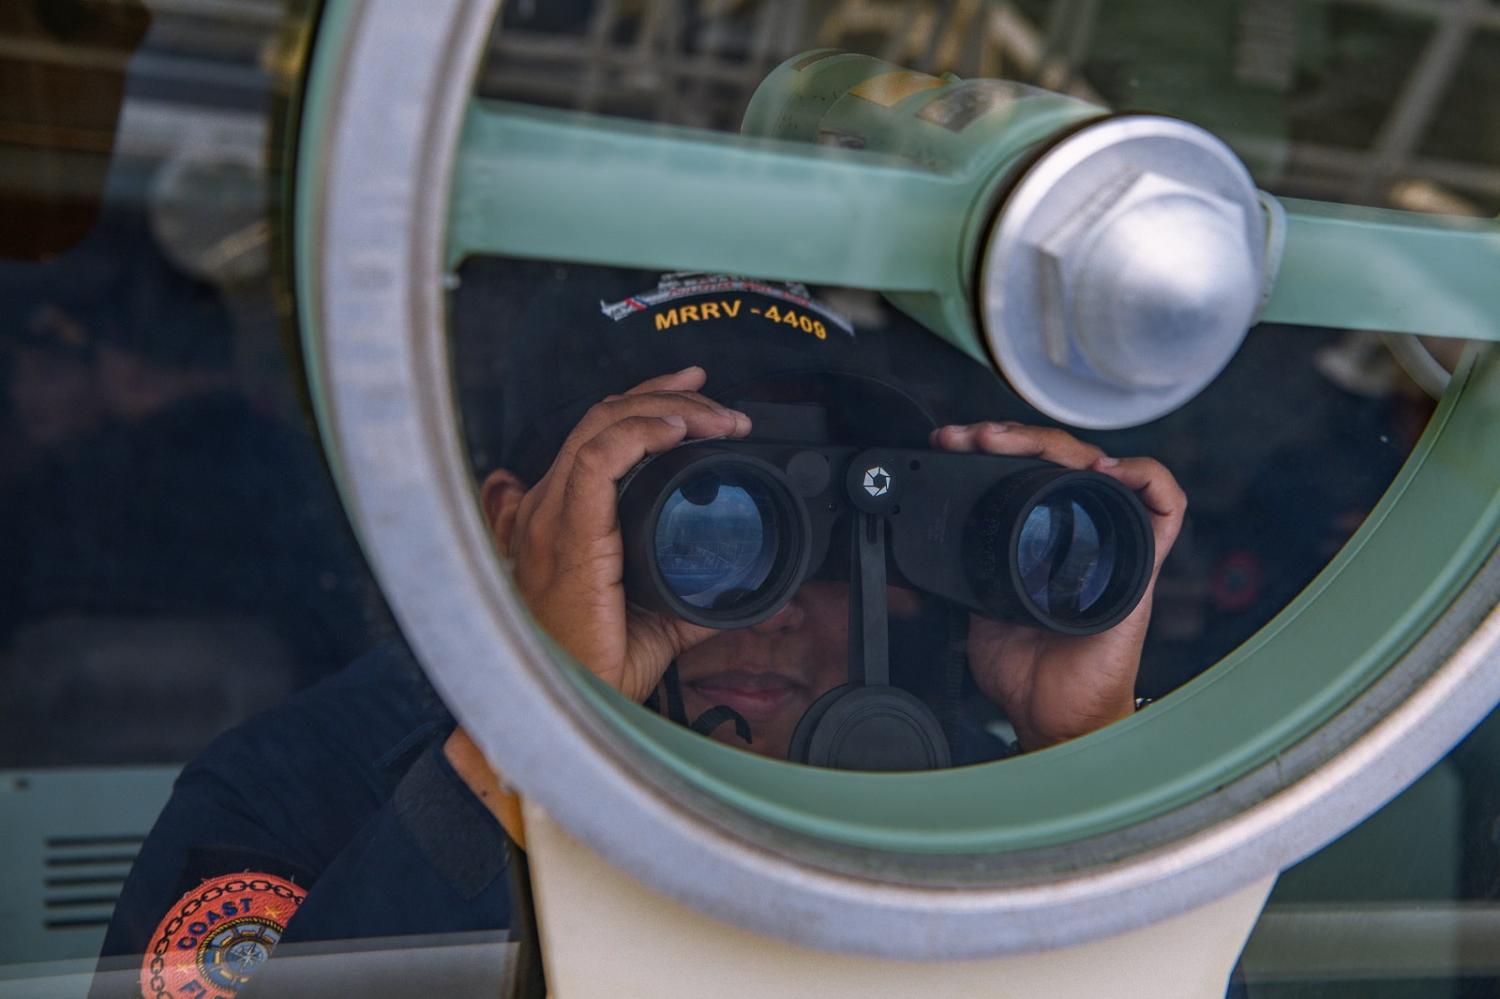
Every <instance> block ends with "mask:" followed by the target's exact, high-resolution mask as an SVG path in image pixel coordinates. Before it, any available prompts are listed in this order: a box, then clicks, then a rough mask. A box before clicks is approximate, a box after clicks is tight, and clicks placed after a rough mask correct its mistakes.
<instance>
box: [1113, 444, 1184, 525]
mask: <svg viewBox="0 0 1500 999" xmlns="http://www.w3.org/2000/svg"><path fill="white" fill-rule="evenodd" d="M1094 470H1095V471H1097V472H1103V473H1104V474H1105V475H1108V476H1109V477H1110V478H1112V479H1114V480H1115V481H1116V482H1118V483H1120V484H1121V485H1122V486H1126V487H1128V488H1130V489H1133V490H1135V492H1136V494H1137V495H1139V496H1140V498H1141V502H1142V503H1144V504H1145V505H1146V509H1148V510H1150V511H1151V512H1152V513H1153V514H1155V515H1156V516H1158V517H1174V518H1176V519H1178V520H1181V519H1182V516H1183V514H1184V513H1186V512H1187V494H1186V493H1184V492H1183V491H1182V487H1181V486H1180V485H1178V484H1177V479H1176V477H1175V476H1173V475H1172V473H1171V472H1169V471H1168V470H1167V466H1165V465H1163V464H1162V463H1161V462H1159V461H1157V460H1156V459H1155V458H1100V459H1099V460H1098V461H1096V462H1095V463H1094Z"/></svg>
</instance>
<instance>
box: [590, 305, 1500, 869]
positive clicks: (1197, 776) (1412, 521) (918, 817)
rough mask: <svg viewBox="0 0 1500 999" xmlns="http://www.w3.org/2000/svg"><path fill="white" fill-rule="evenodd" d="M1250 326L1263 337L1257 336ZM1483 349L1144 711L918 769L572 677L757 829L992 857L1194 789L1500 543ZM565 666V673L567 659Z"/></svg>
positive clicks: (1498, 481) (1087, 830) (1250, 756)
mask: <svg viewBox="0 0 1500 999" xmlns="http://www.w3.org/2000/svg"><path fill="white" fill-rule="evenodd" d="M1255 335H1275V334H1274V333H1270V332H1267V333H1266V334H1255ZM1496 426H1500V355H1494V354H1492V355H1490V356H1488V357H1486V358H1484V359H1483V361H1482V363H1480V364H1479V365H1478V366H1477V367H1476V368H1475V370H1474V371H1473V372H1472V374H1464V375H1460V376H1458V377H1457V378H1456V379H1455V381H1454V385H1453V387H1452V389H1450V392H1449V394H1448V396H1447V398H1446V399H1445V401H1444V403H1443V405H1442V406H1441V407H1440V409H1439V412H1438V413H1437V414H1436V415H1435V416H1434V418H1433V420H1432V421H1431V423H1430V425H1429V427H1428V430H1427V432H1426V434H1425V435H1424V437H1423V439H1422V440H1421V442H1420V443H1419V444H1418V446H1417V448H1416V449H1415V450H1414V452H1413V455H1412V458H1411V459H1410V460H1409V461H1408V463H1407V465H1406V466H1405V468H1404V469H1403V470H1402V473H1401V474H1400V475H1399V476H1398V478H1397V480H1396V482H1395V483H1393V485H1392V486H1391V489H1390V490H1389V491H1388V493H1387V495H1386V496H1385V497H1384V499H1383V500H1382V501H1381V504H1380V505H1379V506H1378V507H1377V509H1376V510H1375V511H1374V512H1373V513H1372V514H1371V515H1370V517H1369V518H1368V519H1367V520H1366V523H1365V524H1364V526H1363V527H1362V528H1361V529H1360V531H1359V532H1358V533H1357V534H1356V536H1355V537H1354V539H1352V540H1351V541H1350V543H1349V544H1348V545H1347V546H1346V547H1345V549H1344V550H1343V551H1342V552H1341V553H1340V554H1339V556H1338V557H1337V558H1336V559H1335V560H1334V562H1333V563H1332V564H1331V565H1330V566H1329V567H1328V568H1327V569H1326V570H1325V571H1324V572H1323V573H1322V574H1321V575H1320V576H1319V577H1318V579H1317V580H1315V581H1314V582H1313V584H1312V585H1311V586H1309V587H1308V589H1307V590H1306V591H1305V592H1304V593H1303V594H1302V595H1301V596H1300V597H1299V598H1298V599H1297V600H1296V601H1295V602H1294V603H1293V604H1292V605H1291V606H1289V607H1288V608H1287V609H1286V610H1285V611H1284V612H1283V613H1282V614H1281V615H1279V616H1278V617H1277V618H1276V619H1275V620H1274V621H1272V622H1271V623H1270V624H1269V625H1268V626H1267V627H1266V628H1265V629H1263V630H1262V631H1261V632H1260V633H1259V634H1258V635H1256V636H1255V637H1254V638H1253V639H1252V640H1251V641H1250V642H1248V643H1246V645H1244V646H1243V647H1241V648H1240V649H1238V650H1236V651H1235V652H1234V653H1233V654H1231V655H1230V656H1228V657H1227V658H1226V659H1225V660H1223V661H1222V662H1220V663H1219V664H1218V665H1217V666H1215V667H1214V668H1213V669H1211V670H1209V671H1208V672H1207V673H1205V674H1204V675H1203V676H1201V677H1199V678H1198V679H1197V680H1195V681H1193V682H1191V683H1189V684H1187V685H1186V686H1184V687H1183V688H1182V689H1180V690H1178V691H1177V692H1175V693H1173V694H1172V695H1171V696H1169V697H1167V698H1164V699H1163V700H1161V701H1159V702H1158V703H1157V704H1154V705H1153V706H1152V707H1151V708H1150V710H1148V711H1145V712H1142V713H1141V714H1139V715H1137V716H1135V717H1134V718H1130V719H1127V720H1125V721H1123V722H1120V723H1118V724H1116V725H1113V726H1110V727H1109V728H1107V729H1104V730H1102V731H1100V732H1096V733H1094V734H1092V735H1090V736H1087V737H1085V738H1082V739H1078V740H1075V741H1074V742H1071V743H1068V744H1066V745H1064V746H1060V747H1057V748H1055V749H1051V750H1047V751H1045V752H1041V753H1036V754H1031V755H1027V756H1023V757H1021V758H1019V759H1016V760H1012V761H1008V762H1004V763H997V764H989V765H985V766H979V767H969V768H964V769H960V770H952V771H946V772H941V773H930V774H922V775H883V774H852V773H837V772H832V771H820V770H812V769H808V768H804V767H796V766H792V765H789V764H785V763H779V762H776V761H771V760H766V759H762V758H759V757H755V756H751V755H749V754H745V753H739V752H735V751H732V750H730V749H727V748H726V747H723V746H720V745H718V744H716V743H713V742H711V741H709V740H705V739H702V738H698V737H696V736H694V735H692V734H691V733H689V732H686V731H684V730H682V729H680V728H678V727H676V726H672V725H670V724H668V723H665V722H663V721H662V720H661V719H660V718H658V717H657V716H655V715H652V714H651V713H649V712H647V711H645V710H643V709H640V708H638V707H637V706H635V705H632V704H628V703H626V702H624V701H623V700H622V699H621V698H619V697H618V696H616V695H614V694H613V693H612V692H609V691H607V690H605V689H603V688H602V686H601V685H599V684H597V683H595V682H590V679H591V678H590V679H584V680H582V683H581V689H582V690H583V691H584V693H585V696H586V697H587V698H588V699H589V700H590V701H591V702H592V703H593V704H594V706H595V707H596V708H597V709H598V710H599V711H600V712H601V714H603V715H604V716H605V717H606V718H607V719H609V720H610V721H611V723H612V724H613V725H614V726H615V727H616V728H617V729H618V731H619V732H620V733H621V735H622V736H624V737H625V738H627V739H630V740H631V741H633V742H635V743H636V744H638V745H639V746H641V747H642V748H643V749H644V750H645V751H646V752H647V753H649V754H650V755H652V756H653V757H655V758H656V759H657V760H658V761H659V762H660V763H661V764H662V765H663V766H665V767H666V768H668V769H669V770H671V771H672V772H675V773H676V774H677V775H678V776H680V777H681V778H682V779H684V780H687V781H690V782H691V783H693V784H695V785H697V786H699V787H701V788H703V789H705V790H707V791H709V792H710V793H712V794H714V795H715V796H717V797H719V798H721V799H723V800H725V801H727V802H730V803H732V804H733V805H735V806H736V807H738V808H740V809H743V810H745V811H747V812H749V813H751V814H754V815H757V816H759V817H761V818H763V819H766V820H768V821H770V822H773V823H776V824H779V825H782V826H785V827H788V828H791V829H795V830H798V831H800V832H804V833H807V834H810V835H813V836H817V837H821V838H824V839H828V840H833V841H837V842H843V843H848V844H853V845H860V846H868V847H874V848H880V849H890V850H897V851H904V852H929V853H944V852H970V851H977V852H1003V851H1011V850H1020V849H1026V848H1032V847H1040V846H1047V845H1055V844H1059V843H1067V842H1072V841H1076V840H1079V839H1082V838H1085V837H1088V836H1092V835H1098V834H1101V833H1105V832H1109V831H1112V830H1118V829H1122V828H1125V827H1128V826H1130V825H1133V824H1136V823H1138V822H1141V821H1143V820H1145V819H1148V818H1151V817H1153V816H1157V815H1161V814H1164V813H1166V812H1168V811H1170V810H1171V809H1173V808H1174V807H1177V806H1180V805H1183V804H1186V803H1188V802H1191V801H1194V800H1197V799H1199V798H1202V797H1203V796H1205V795H1207V794H1209V793H1211V792H1212V791H1214V790H1215V789H1216V788H1218V787H1220V786H1222V785H1224V784H1225V783H1227V782H1229V781H1232V780H1233V779H1235V778H1236V777H1237V776H1240V775H1243V774H1245V773H1247V772H1248V771H1250V770H1251V769H1253V768H1255V767H1256V766H1259V765H1261V764H1263V763H1265V762H1266V761H1268V760H1270V759H1272V758H1274V757H1275V755H1276V754H1277V753H1279V752H1281V751H1284V750H1285V749H1287V748H1289V747H1290V746H1292V745H1294V744H1295V743H1296V742H1298V741H1300V740H1301V739H1303V738H1305V737H1306V736H1308V735H1309V734H1311V733H1312V732H1313V731H1314V730H1316V728H1317V727H1318V725H1319V724H1320V723H1322V722H1323V721H1325V720H1326V719H1327V718H1328V717H1330V716H1331V715H1332V714H1334V713H1335V712H1337V711H1338V710H1339V708H1341V707H1342V706H1343V705H1345V704H1347V703H1348V702H1349V700H1350V699H1351V698H1353V697H1354V696H1355V695H1356V694H1358V693H1359V692H1360V691H1361V690H1363V689H1364V688H1365V687H1367V686H1368V685H1369V684H1370V682H1372V681H1373V680H1374V679H1376V678H1377V677H1378V676H1379V675H1380V674H1381V673H1382V672H1383V671H1384V670H1385V669H1386V668H1387V667H1388V666H1389V665H1390V664H1391V662H1393V661H1394V660H1395V658H1396V657H1397V656H1399V655H1400V654H1401V653H1402V652H1403V651H1404V650H1405V649H1407V648H1408V647H1409V646H1410V644H1411V643H1412V642H1413V641H1415V639H1416V638H1417V637H1418V636H1419V635H1420V634H1422V632H1423V631H1424V629H1425V628H1426V627H1427V625H1428V624H1430V622H1431V621H1432V619H1433V618H1435V617H1436V616H1437V615H1438V614H1439V613H1440V612H1441V610H1442V609H1443V608H1444V607H1446V606H1447V604H1448V603H1449V602H1450V601H1451V600H1452V598H1453V597H1454V596H1455V595H1456V593H1457V592H1458V591H1459V589H1460V588H1461V587H1462V586H1463V584H1464V582H1465V581H1466V580H1467V579H1468V578H1469V577H1470V576H1471V575H1472V573H1473V572H1474V570H1475V569H1476V568H1477V566H1478V565H1479V563H1480V562H1481V560H1482V559H1483V558H1484V557H1485V556H1486V555H1487V554H1488V553H1489V552H1491V551H1492V550H1493V549H1494V547H1495V544H1496V542H1497V540H1500V434H1497V433H1495V427H1496ZM570 674H571V675H573V676H575V677H579V678H582V676H583V674H582V671H581V670H580V669H578V668H576V667H575V668H574V669H573V670H571V671H570Z"/></svg>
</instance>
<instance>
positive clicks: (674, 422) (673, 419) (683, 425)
mask: <svg viewBox="0 0 1500 999" xmlns="http://www.w3.org/2000/svg"><path fill="white" fill-rule="evenodd" d="M661 419H662V422H663V423H666V424H668V425H669V426H673V427H676V428H677V429H678V430H686V429H687V420H684V419H683V418H682V417H680V416H678V415H677V414H675V413H673V414H671V415H669V416H663V417H662V418H661Z"/></svg>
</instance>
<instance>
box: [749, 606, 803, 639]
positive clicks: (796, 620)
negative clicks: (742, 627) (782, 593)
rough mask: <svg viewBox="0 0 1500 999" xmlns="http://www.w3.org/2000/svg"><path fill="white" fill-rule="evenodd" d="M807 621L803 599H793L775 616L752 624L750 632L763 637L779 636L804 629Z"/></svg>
mask: <svg viewBox="0 0 1500 999" xmlns="http://www.w3.org/2000/svg"><path fill="white" fill-rule="evenodd" d="M805 620H807V609H806V608H805V607H803V606H802V598H801V597H793V598H792V599H791V600H788V601H787V603H786V606H784V607H782V608H781V610H779V611H777V612H776V613H775V614H772V615H771V616H770V617H768V618H766V619H765V620H764V621H762V622H760V623H759V624H752V625H751V626H750V630H751V631H753V632H756V633H758V634H762V635H779V634H782V633H785V632H788V631H796V630H797V629H798V628H800V627H802V622H803V621H805Z"/></svg>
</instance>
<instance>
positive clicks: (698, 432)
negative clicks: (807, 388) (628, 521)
mask: <svg viewBox="0 0 1500 999" xmlns="http://www.w3.org/2000/svg"><path fill="white" fill-rule="evenodd" d="M641 416H648V417H655V418H657V419H664V418H666V417H668V416H677V417H680V418H681V419H682V420H684V421H685V422H686V424H687V434H686V436H689V437H695V438H701V437H743V436H745V435H746V434H748V433H749V432H750V418H749V417H748V416H746V415H745V414H744V413H741V412H739V411H738V410H733V409H730V408H729V407H727V406H723V405H720V404H719V403H717V402H714V401H713V400H712V399H709V398H707V397H705V396H701V395H699V394H698V393H696V392H648V393H641V394H638V395H619V396H611V397H610V398H608V399H605V400H604V401H603V402H599V403H596V404H595V405H593V406H592V407H590V408H589V411H588V412H587V413H585V414H584V415H583V419H581V420H579V421H578V425H577V426H576V427H574V428H573V432H572V433H570V434H569V435H568V438H567V440H565V441H564V442H563V446H562V447H561V448H560V449H559V450H558V454H557V459H556V461H555V462H554V464H553V469H554V470H555V472H556V473H557V474H559V475H562V476H564V477H566V476H567V474H568V470H569V469H570V468H571V467H572V463H573V458H574V456H575V455H576V454H577V452H578V450H579V449H580V448H582V447H583V446H584V445H586V444H587V443H588V442H589V441H591V440H593V439H594V438H595V437H596V436H598V435H599V434H600V433H602V432H603V431H604V430H605V429H606V428H608V427H610V426H613V425H614V424H616V423H619V422H620V421H622V420H627V419H631V418H634V417H641ZM549 474H551V473H549Z"/></svg>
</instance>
